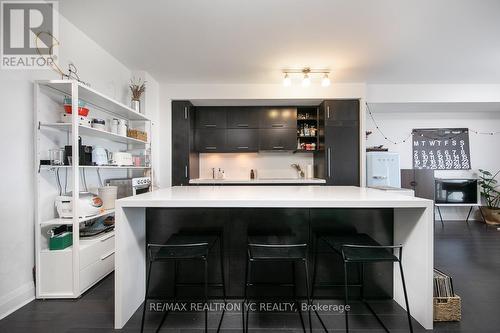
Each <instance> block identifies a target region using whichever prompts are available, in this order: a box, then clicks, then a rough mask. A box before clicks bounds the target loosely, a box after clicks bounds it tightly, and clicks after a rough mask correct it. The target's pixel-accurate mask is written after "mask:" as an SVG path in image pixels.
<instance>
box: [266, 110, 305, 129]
mask: <svg viewBox="0 0 500 333" xmlns="http://www.w3.org/2000/svg"><path fill="white" fill-rule="evenodd" d="M260 128H294V129H297V108H294V107H264V108H262V110H261V111H260Z"/></svg>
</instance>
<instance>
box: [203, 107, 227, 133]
mask: <svg viewBox="0 0 500 333" xmlns="http://www.w3.org/2000/svg"><path fill="white" fill-rule="evenodd" d="M226 127H227V119H226V108H225V107H215V106H201V107H197V108H196V128H199V129H203V128H211V129H213V128H226Z"/></svg>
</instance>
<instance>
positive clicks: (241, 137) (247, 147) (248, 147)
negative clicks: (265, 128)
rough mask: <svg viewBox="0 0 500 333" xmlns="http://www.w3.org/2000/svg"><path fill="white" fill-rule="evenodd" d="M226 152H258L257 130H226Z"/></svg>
mask: <svg viewBox="0 0 500 333" xmlns="http://www.w3.org/2000/svg"><path fill="white" fill-rule="evenodd" d="M226 150H227V151H231V152H251V151H252V152H255V151H258V150H259V130H258V129H250V128H248V129H247V128H241V129H227V130H226Z"/></svg>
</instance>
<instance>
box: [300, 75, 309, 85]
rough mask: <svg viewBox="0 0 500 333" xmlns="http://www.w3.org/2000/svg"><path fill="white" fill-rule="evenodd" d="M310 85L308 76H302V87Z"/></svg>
mask: <svg viewBox="0 0 500 333" xmlns="http://www.w3.org/2000/svg"><path fill="white" fill-rule="evenodd" d="M310 85H311V79H310V78H309V75H307V74H304V79H302V87H309V86H310Z"/></svg>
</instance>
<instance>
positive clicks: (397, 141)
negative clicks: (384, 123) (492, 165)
mask: <svg viewBox="0 0 500 333" xmlns="http://www.w3.org/2000/svg"><path fill="white" fill-rule="evenodd" d="M365 105H366V110H367V111H368V114H369V115H370V118H371V120H372V122H373V125H375V128H376V129H377V132H379V133H380V135H382V137H383V138H384V140H385V141H387V142H390V143H392V144H394V145H398V144H403V143H406V141H408V139H409V138H410V137H411V136H412V134H413V131H412V132H410V133H408V135H406V136H405V138H404V139H403V140H392V139H389V137H388V136H387V135H385V133H384V132H383V131H382V129H381V128H380V126H379V124H378V123H377V121H376V120H375V117H374V116H373V113H372V111H371V109H370V105H369V104H368V103H365ZM468 130H469V132H471V133H473V134H477V135H490V136H492V135H497V134H500V131H493V132H481V131H477V130H474V129H468ZM421 136H424V135H421ZM427 139H431V140H434V138H427ZM449 139H453V137H450V138H449Z"/></svg>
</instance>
